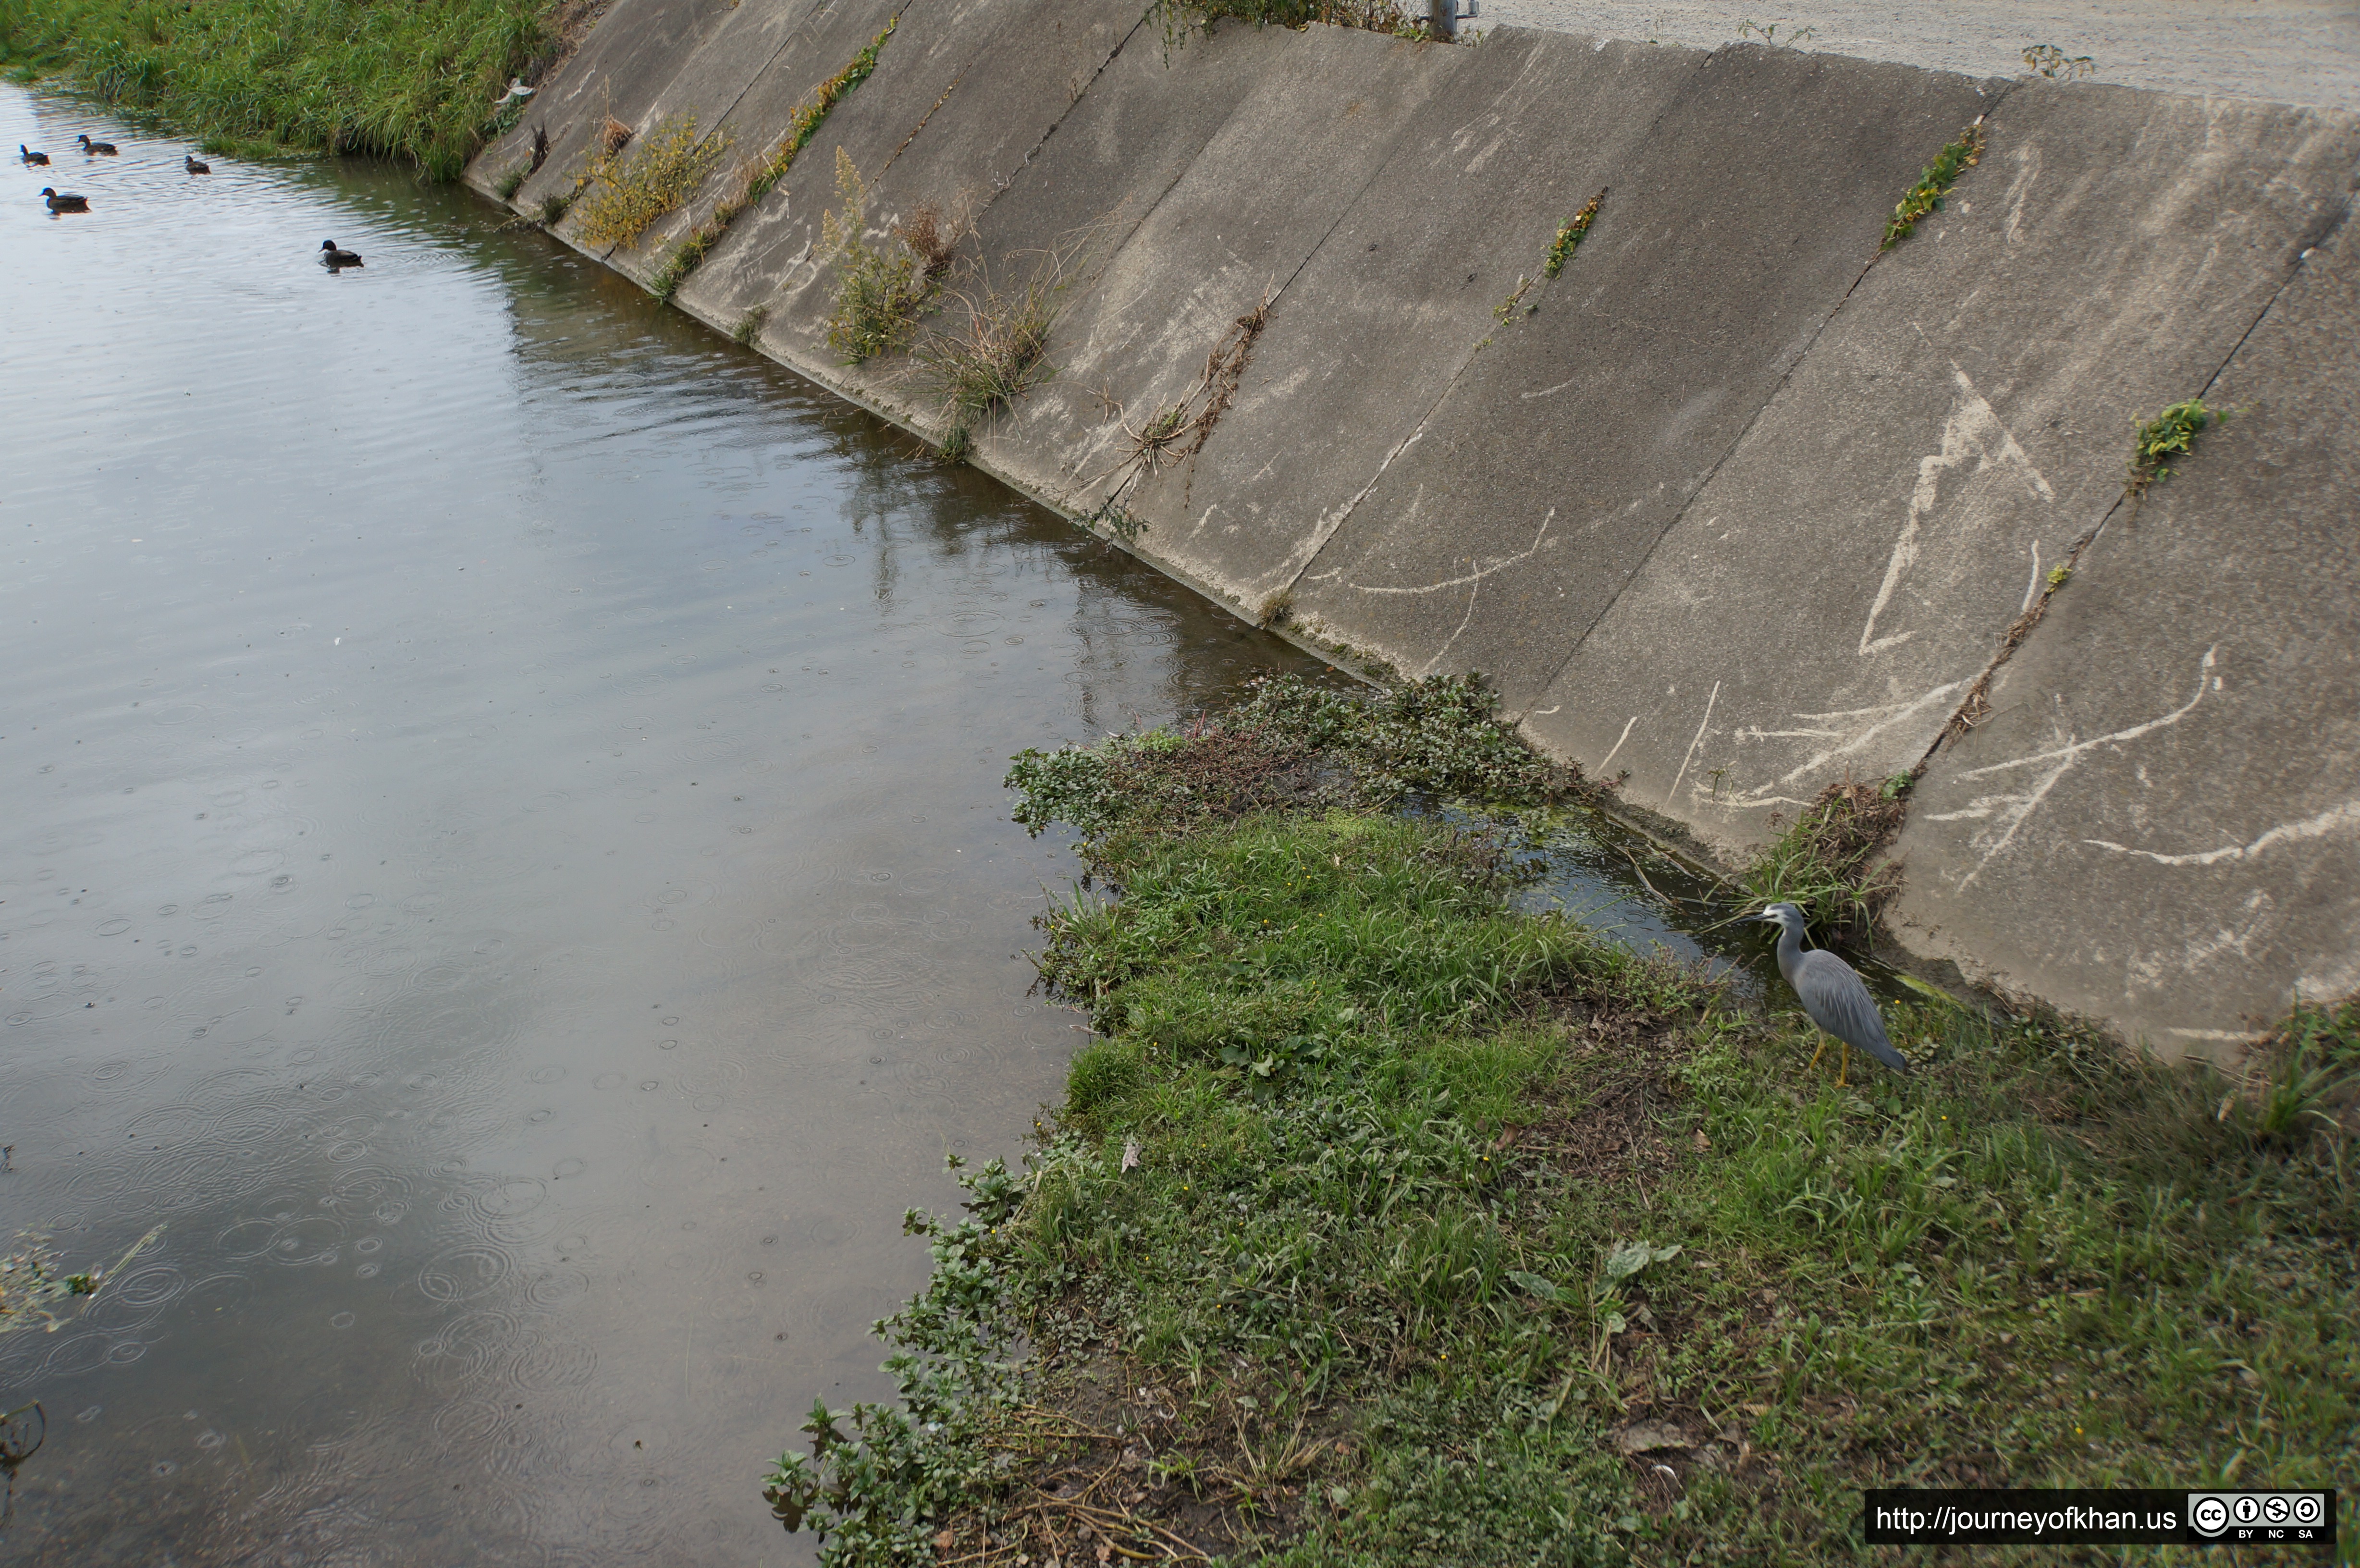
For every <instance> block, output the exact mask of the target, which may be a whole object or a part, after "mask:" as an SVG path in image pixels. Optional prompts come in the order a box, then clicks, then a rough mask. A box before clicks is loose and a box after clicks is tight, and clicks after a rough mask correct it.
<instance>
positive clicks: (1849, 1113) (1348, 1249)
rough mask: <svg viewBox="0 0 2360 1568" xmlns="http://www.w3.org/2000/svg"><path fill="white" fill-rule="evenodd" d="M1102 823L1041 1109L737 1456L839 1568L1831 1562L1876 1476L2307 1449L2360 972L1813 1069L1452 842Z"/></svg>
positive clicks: (1276, 823) (1702, 989)
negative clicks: (2167, 1058) (838, 1378)
mask: <svg viewBox="0 0 2360 1568" xmlns="http://www.w3.org/2000/svg"><path fill="white" fill-rule="evenodd" d="M1218 717H1219V718H1221V719H1222V720H1223V721H1224V722H1226V721H1228V720H1229V718H1230V715H1227V714H1224V715H1218ZM1297 719H1298V721H1299V723H1298V727H1299V728H1300V729H1302V730H1303V731H1304V732H1305V733H1306V735H1327V737H1328V739H1329V740H1331V741H1332V740H1333V739H1334V736H1335V735H1336V734H1339V733H1342V732H1344V731H1347V730H1349V729H1350V728H1351V727H1353V726H1354V725H1356V724H1360V723H1364V722H1366V721H1365V720H1364V719H1355V718H1354V717H1353V716H1352V715H1350V714H1349V713H1344V712H1341V711H1339V710H1337V709H1334V708H1331V707H1330V706H1328V705H1327V704H1326V703H1324V702H1319V703H1312V702H1304V704H1303V711H1302V712H1301V713H1299V714H1297ZM1186 746H1187V741H1186V739H1185V736H1182V735H1177V734H1175V733H1164V734H1162V735H1148V736H1140V737H1132V738H1131V741H1130V743H1129V744H1128V746H1123V747H1112V748H1108V749H1109V750H1114V751H1130V752H1142V751H1147V752H1160V753H1162V754H1164V755H1165V756H1171V755H1175V754H1177V753H1180V752H1182V751H1184V750H1185V747H1186ZM1033 755H1034V756H1036V757H1037V756H1038V755H1039V754H1033ZM1023 762H1024V759H1023V758H1020V759H1019V767H1020V768H1022V766H1023ZM1151 792H1152V787H1151ZM1874 792H1875V791H1874V790H1873V789H1872V790H1871V791H1870V793H1872V794H1874ZM1067 798H1068V799H1070V800H1072V801H1073V802H1074V803H1075V804H1076V806H1078V807H1079V808H1080V810H1081V811H1082V812H1083V813H1084V814H1083V815H1082V816H1081V817H1080V818H1079V819H1077V820H1076V825H1077V826H1082V827H1083V828H1084V829H1085V832H1086V833H1087V832H1088V831H1089V824H1090V823H1092V822H1106V821H1109V820H1111V821H1129V820H1131V818H1132V816H1133V815H1134V813H1132V812H1131V811H1126V810H1125V809H1124V808H1123V807H1122V806H1121V805H1120V803H1109V801H1107V800H1105V799H1104V797H1103V796H1102V795H1101V794H1100V793H1099V792H1098V790H1097V789H1095V788H1094V787H1089V786H1087V784H1086V785H1085V787H1083V788H1080V789H1077V790H1076V791H1075V792H1074V793H1073V794H1072V795H1071V796H1069V797H1067ZM1156 798H1157V799H1159V800H1161V799H1163V798H1164V797H1161V796H1158V797H1156ZM1027 800H1028V801H1029V802H1030V803H1032V804H1035V805H1037V804H1039V803H1040V802H1041V801H1042V800H1043V797H1042V796H1040V795H1038V794H1031V795H1028V796H1027ZM1086 845H1088V846H1089V847H1090V853H1091V859H1090V864H1091V866H1093V867H1094V868H1095V869H1096V870H1098V871H1100V872H1103V873H1105V874H1107V875H1109V876H1110V877H1113V878H1114V879H1115V880H1116V881H1117V882H1118V883H1119V884H1120V890H1119V893H1118V894H1116V895H1115V896H1110V897H1102V896H1098V895H1097V894H1095V893H1093V892H1092V891H1090V890H1089V889H1088V888H1087V887H1085V888H1084V889H1082V890H1079V891H1077V893H1076V896H1075V897H1072V898H1066V899H1062V900H1059V901H1057V902H1056V903H1055V904H1054V905H1053V907H1052V908H1051V909H1050V910H1049V911H1048V912H1047V913H1046V914H1045V915H1044V916H1043V920H1042V924H1043V929H1044V931H1045V933H1046V942H1045V943H1044V946H1043V951H1042V952H1041V953H1040V954H1039V955H1038V958H1037V963H1038V964H1039V967H1040V969H1041V974H1042V978H1043V983H1044V984H1045V985H1047V986H1048V987H1049V988H1050V990H1051V992H1052V993H1053V994H1054V995H1055V996H1061V997H1064V998H1065V999H1068V1000H1070V1001H1072V1002H1074V1003H1075V1004H1076V1005H1077V1006H1079V1007H1083V1008H1085V1009H1086V1010H1087V1014H1088V1016H1089V1020H1090V1023H1091V1025H1092V1029H1093V1036H1092V1039H1091V1041H1090V1043H1089V1044H1088V1045H1087V1047H1086V1048H1084V1050H1083V1051H1081V1052H1080V1053H1078V1054H1077V1055H1076V1059H1075V1061H1074V1063H1073V1066H1072V1068H1071V1071H1070V1073H1069V1075H1068V1079H1067V1084H1066V1094H1065V1103H1064V1105H1063V1107H1062V1108H1061V1109H1060V1111H1059V1112H1058V1113H1057V1114H1056V1115H1055V1116H1054V1118H1053V1119H1052V1120H1051V1121H1049V1122H1048V1123H1046V1124H1045V1125H1042V1126H1039V1127H1037V1128H1036V1134H1037V1136H1036V1138H1035V1139H1034V1142H1033V1146H1032V1150H1031V1152H1030V1153H1029V1154H1028V1156H1027V1157H1026V1160H1025V1163H1024V1168H1023V1169H1022V1171H1006V1170H1003V1169H1000V1168H997V1167H994V1168H989V1169H988V1170H987V1171H984V1172H981V1173H978V1174H977V1175H976V1176H974V1177H966V1176H963V1178H962V1179H963V1181H968V1182H970V1186H969V1195H968V1200H967V1209H968V1213H969V1215H970V1218H968V1219H967V1221H965V1222H962V1223H959V1224H956V1225H954V1224H950V1223H947V1222H943V1221H934V1220H929V1219H926V1218H924V1217H923V1216H917V1217H915V1218H914V1219H913V1222H912V1224H913V1228H915V1229H916V1230H918V1231H919V1232H920V1233H921V1234H923V1235H924V1236H926V1237H927V1238H928V1240H929V1243H930V1245H931V1247H932V1248H933V1252H934V1276H933V1278H932V1279H931V1280H930V1281H929V1283H928V1285H927V1287H926V1288H925V1290H923V1291H922V1292H921V1293H920V1294H919V1295H918V1296H917V1297H916V1298H914V1299H913V1300H912V1302H911V1304H910V1306H909V1307H908V1308H906V1309H905V1310H904V1311H903V1312H901V1314H898V1315H897V1316H896V1317H895V1318H893V1319H891V1320H890V1321H889V1322H888V1323H887V1324H886V1325H885V1330H886V1334H887V1337H888V1339H889V1341H890V1344H891V1346H892V1350H893V1356H892V1359H890V1361H889V1362H888V1363H887V1366H888V1367H889V1369H890V1370H892V1371H893V1372H894V1374H895V1376H896V1377H897V1379H898V1380H899V1381H900V1382H901V1386H902V1387H903V1388H904V1389H905V1397H904V1402H903V1403H902V1404H901V1406H899V1407H882V1406H872V1407H865V1408H863V1409H862V1410H858V1411H857V1412H854V1413H853V1414H852V1415H851V1416H850V1418H849V1424H848V1426H847V1417H846V1416H844V1415H842V1414H838V1413H836V1412H831V1411H827V1410H815V1411H814V1417H813V1420H812V1421H811V1422H810V1423H809V1424H808V1425H807V1426H806V1427H805V1429H804V1430H805V1431H806V1432H808V1433H810V1434H811V1436H812V1438H813V1443H812V1446H811V1452H810V1453H809V1454H803V1453H796V1454H787V1455H783V1456H782V1457H781V1462H780V1465H779V1466H778V1467H777V1469H776V1470H775V1471H774V1474H773V1477H772V1482H771V1493H770V1495H771V1497H772V1498H773V1500H774V1502H775V1503H777V1504H779V1505H781V1507H780V1512H781V1518H782V1519H786V1520H788V1521H789V1522H790V1523H795V1524H802V1525H804V1526H806V1527H810V1528H816V1529H818V1530H821V1531H823V1532H824V1536H823V1541H822V1545H821V1560H822V1562H823V1563H825V1564H827V1565H828V1568H851V1565H852V1564H855V1563H928V1562H944V1561H952V1562H960V1563H969V1564H974V1565H978V1568H1016V1565H1017V1564H1019V1563H1023V1562H1025V1561H1028V1560H1029V1561H1030V1562H1032V1563H1034V1564H1036V1565H1037V1564H1039V1563H1045V1562H1047V1561H1048V1560H1049V1559H1050V1558H1051V1557H1053V1556H1054V1557H1055V1558H1056V1559H1057V1560H1059V1561H1061V1562H1072V1561H1076V1560H1078V1561H1082V1562H1088V1561H1091V1560H1092V1559H1093V1558H1096V1557H1098V1556H1100V1555H1104V1556H1106V1557H1107V1558H1108V1559H1109V1560H1111V1559H1112V1558H1113V1557H1114V1556H1116V1555H1117V1553H1118V1552H1120V1554H1121V1556H1122V1560H1123V1561H1133V1560H1146V1561H1155V1560H1164V1561H1197V1560H1204V1559H1215V1560H1219V1561H1226V1562H1231V1563H1247V1562H1253V1563H1263V1564H1272V1565H1284V1568H1328V1565H1330V1564H1336V1563H1346V1564H1351V1565H1353V1568H1396V1565H1398V1568H1411V1565H1413V1564H1415V1565H1419V1568H1423V1565H1425V1564H1428V1563H1486V1564H1488V1563H1500V1564H1507V1563H1519V1564H1521V1563H1546V1564H1554V1565H1563V1568H1576V1565H1587V1564H1590V1563H1604V1562H1636V1563H1686V1562H1706V1561H1714V1562H1719V1561H1731V1562H1743V1563H1821V1562H1837V1561H1851V1560H1852V1559H1853V1558H1856V1557H1857V1556H1858V1554H1859V1546H1858V1540H1857V1525H1858V1520H1859V1518H1860V1500H1859V1499H1860V1496H1861V1493H1862V1492H1863V1490H1864V1489H1866V1488H1869V1487H1874V1486H1899V1485H1905V1484H1906V1485H1923V1486H2190V1485H2211V1484H2217V1483H2218V1482H2220V1481H2222V1480H2223V1479H2227V1478H2233V1477H2234V1476H2235V1475H2238V1474H2239V1473H2240V1471H2241V1470H2244V1471H2245V1472H2246V1473H2247V1474H2249V1475H2269V1476H2270V1477H2272V1478H2273V1481H2274V1483H2280V1482H2282V1483H2283V1484H2289V1485H2296V1486H2324V1485H2328V1484H2331V1483H2332V1482H2333V1479H2334V1477H2335V1475H2337V1473H2338V1471H2337V1466H2338V1465H2341V1464H2342V1463H2343V1459H2342V1456H2343V1454H2344V1453H2345V1451H2346V1450H2347V1449H2348V1448H2349V1446H2350V1442H2351V1433H2352V1425H2351V1422H2352V1416H2351V1412H2352V1410H2354V1409H2355V1406H2360V1366H2355V1363H2354V1361H2353V1359H2352V1357H2351V1356H2350V1354H2349V1337H2350V1336H2349V1328H2348V1325H2349V1322H2350V1320H2351V1318H2352V1317H2353V1315H2354V1313H2355V1311H2360V1258H2355V1253H2354V1249H2353V1246H2352V1240H2353V1236H2354V1235H2355V1211H2354V1205H2353V1192H2352V1183H2351V1179H2350V1172H2351V1168H2352V1164H2351V1143H2350V1136H2349V1134H2348V1133H2346V1132H2345V1131H2344V1127H2343V1125H2342V1123H2341V1121H2340V1119H2339V1116H2340V1113H2341V1112H2342V1110H2343V1109H2344V1107H2345V1106H2346V1105H2348V1103H2349V1097H2350V1095H2351V1093H2352V1086H2351V1083H2350V1082H2349V1077H2350V1073H2351V1072H2352V1071H2353V1070H2354V1069H2355V1067H2360V1006H2355V1005H2354V1004H2349V1003H2347V1004H2344V1005H2343V1006H2341V1007H2303V1008H2299V1009H2298V1010H2297V1012H2296V1013H2295V1015H2294V1016H2293V1017H2292V1018H2290V1019H2289V1022H2288V1024H2287V1026H2286V1027H2285V1028H2284V1029H2281V1030H2280V1031H2279V1034H2278V1038H2277V1040H2275V1041H2274V1042H2273V1044H2272V1045H2271V1046H2270V1047H2268V1048H2267V1049H2266V1051H2265V1052H2264V1053H2263V1055H2262V1057H2261V1058H2259V1059H2257V1060H2258V1061H2260V1062H2261V1063H2262V1066H2261V1067H2260V1068H2259V1070H2258V1071H2257V1072H2256V1075H2255V1077H2254V1078H2253V1080H2252V1081H2251V1082H2250V1083H2237V1082H2235V1081H2232V1080H2229V1079H2225V1078H2223V1076H2222V1075H2221V1074H2219V1073H2216V1072H2214V1071H2213V1070H2212V1069H2211V1068H2209V1067H2206V1066H2204V1065H2203V1064H2201V1063H2199V1064H2192V1065H2189V1066H2184V1067H2179V1068H2167V1067H2164V1066H2162V1065H2161V1064H2159V1063H2157V1062H2154V1061H2152V1060H2151V1059H2142V1058H2138V1057H2136V1056H2133V1055H2130V1054H2129V1053H2126V1052H2125V1051H2123V1050H2122V1049H2121V1048H2120V1047H2119V1046H2117V1045H2115V1044H2114V1043H2113V1042H2111V1041H2109V1040H2105V1039H2103V1038H2102V1037H2099V1036H2096V1035H2094V1034H2092V1033H2091V1032H2090V1031H2088V1030H2085V1029H2079V1028H2075V1027H2073V1026H2071V1025H2070V1024H2069V1023H2067V1022H2065V1021H2063V1020H2060V1019H2057V1018H2050V1017H2046V1016H2040V1015H2035V1014H2029V1013H2027V1014H2020V1015H2011V1016H2004V1017H1998V1018H1993V1017H1988V1016H1986V1015H1983V1014H1981V1013H1977V1012H1972V1011H1970V1010H1968V1009H1966V1008H1964V1007H1959V1006H1957V1005H1955V1004H1952V1003H1950V1002H1948V1001H1947V1000H1940V999H1935V998H1932V997H1929V998H1928V999H1927V1000H1926V1001H1924V1002H1922V1003H1921V1002H1910V1003H1905V1004H1889V1005H1888V1006H1887V1007H1886V1009H1885V1011H1886V1018H1887V1023H1888V1026H1889V1028H1890V1029H1891V1032H1892V1034H1893V1036H1894V1038H1895V1040H1896V1042H1897V1043H1899V1044H1900V1045H1902V1047H1903V1048H1904V1049H1905V1050H1906V1051H1907V1052H1908V1053H1909V1055H1910V1056H1911V1058H1912V1059H1913V1061H1915V1062H1917V1065H1918V1069H1919V1071H1918V1072H1917V1073H1915V1074H1913V1075H1912V1076H1911V1077H1910V1078H1908V1079H1907V1080H1901V1079H1897V1078H1886V1079H1879V1080H1877V1081H1875V1082H1874V1083H1873V1084H1869V1085H1855V1086H1853V1087H1851V1088H1849V1089H1839V1088H1838V1087H1836V1086H1835V1084H1834V1083H1833V1082H1832V1081H1831V1078H1830V1076H1829V1075H1824V1074H1822V1075H1819V1076H1818V1077H1817V1078H1816V1079H1814V1078H1811V1077H1808V1076H1806V1074H1805V1063H1806V1062H1807V1061H1808V1057H1809V1055H1810V1050H1809V1047H1810V1045H1811V1043H1812V1031H1811V1030H1810V1029H1809V1028H1808V1025H1807V1024H1805V1023H1804V1022H1803V1021H1802V1020H1801V1019H1799V1018H1792V1017H1785V1018H1767V1019H1765V1018H1759V1017H1751V1016H1748V1015H1745V1014H1743V1013H1740V1012H1737V1011H1733V1010H1731V1009H1729V1008H1727V1007H1724V1006H1722V1005H1721V998H1720V997H1718V996H1716V994H1715V993H1714V992H1713V990H1712V989H1711V988H1710V986H1709V985H1707V984H1706V983H1705V982H1704V980H1703V978H1702V977H1701V976H1699V975H1695V974H1689V973H1683V972H1680V971H1678V970H1677V969H1674V968H1671V967H1670V966H1668V965H1666V964H1663V963H1661V962H1650V961H1647V960H1643V959H1640V958H1638V957H1635V956H1634V955H1633V953H1631V952H1630V951H1629V950H1628V949H1626V948H1624V947H1622V946H1620V945H1618V944H1615V943H1613V942H1610V941H1608V940H1606V939H1605V938H1604V937H1602V936H1601V935H1600V934H1599V933H1596V932H1593V931H1588V930H1586V929H1584V928H1583V927H1582V926H1581V925H1580V924H1579V923H1578V922H1576V921H1573V920H1567V919H1565V918H1563V917H1561V916H1551V917H1535V916H1529V915H1524V914H1520V913H1515V912H1513V911H1512V909H1510V908H1509V907H1508V905H1507V903H1506V901H1505V895H1506V893H1507V892H1508V890H1509V889H1510V888H1511V887H1513V885H1514V884H1515V881H1516V877H1515V871H1514V866H1513V857H1512V856H1509V855H1506V854H1505V853H1503V851H1502V847H1501V845H1500V844H1498V843H1497V842H1495V841H1494V840H1492V839H1491V837H1490V836H1489V835H1488V834H1485V833H1464V832H1455V831H1453V830H1452V829H1450V828H1449V827H1448V826H1446V825H1445V824H1444V823H1443V822H1440V821H1439V820H1437V819H1436V818H1433V817H1414V816H1402V815H1394V814H1388V813H1383V812H1372V811H1338V810H1335V809H1333V808H1332V807H1331V806H1328V805H1327V804H1324V803H1321V802H1318V801H1317V800H1314V801H1311V802H1308V803H1306V805H1304V806H1302V807H1300V808H1295V809H1287V810H1282V811H1262V812H1257V813H1252V814H1248V815H1245V816H1241V817H1233V816H1227V815H1223V814H1219V813H1205V814H1200V815H1198V816H1197V817H1196V818H1195V820H1194V821H1193V822H1192V823H1191V824H1189V825H1187V826H1185V827H1182V828H1178V829H1174V830H1170V831H1164V832H1159V833H1153V834H1144V835H1138V834H1134V835H1132V836H1131V837H1129V838H1127V839H1125V840H1124V841H1123V842H1122V844H1120V846H1118V851H1119V852H1118V853H1116V854H1115V855H1112V856H1111V858H1109V857H1108V856H1107V855H1103V854H1101V853H1100V850H1101V849H1102V848H1103V845H1102V844H1098V842H1097V841H1089V840H1086ZM2339 1073H2341V1074H2343V1076H2341V1077H2339V1076H2338V1074H2339ZM2281 1085H2284V1086H2286V1087H2284V1088H2281V1087H2280V1086H2281ZM2281 1102H2284V1103H2281ZM1019 1345H1021V1346H1022V1349H1023V1359H1022V1365H1021V1366H1018V1367H1011V1365H1010V1363H1011V1360H1012V1359H1013V1352H1014V1350H1015V1348H1016V1347H1017V1346H1019ZM1999 1560H2001V1561H2009V1562H2016V1561H2022V1562H2026V1563H2029V1562H2030V1561H2031V1559H2030V1558H2028V1557H2018V1558H2007V1557H2005V1556H2003V1557H2001V1558H2000V1559H1999Z"/></svg>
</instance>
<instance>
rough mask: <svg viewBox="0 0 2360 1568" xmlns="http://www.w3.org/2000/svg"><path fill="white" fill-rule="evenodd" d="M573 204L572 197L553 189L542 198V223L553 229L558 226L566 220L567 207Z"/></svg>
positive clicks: (545, 226)
mask: <svg viewBox="0 0 2360 1568" xmlns="http://www.w3.org/2000/svg"><path fill="white" fill-rule="evenodd" d="M573 204H574V202H573V199H572V198H570V197H568V196H566V195H564V194H563V193H562V192H558V191H552V192H550V193H549V194H548V195H546V196H544V197H542V198H541V225H542V226H543V227H544V228H552V229H553V228H555V227H557V225H558V224H560V223H563V222H564V221H565V212H566V209H567V208H569V207H571V206H573Z"/></svg>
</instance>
